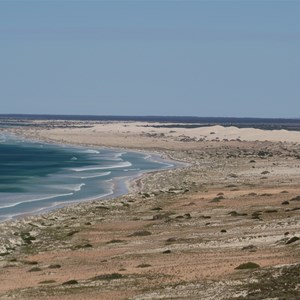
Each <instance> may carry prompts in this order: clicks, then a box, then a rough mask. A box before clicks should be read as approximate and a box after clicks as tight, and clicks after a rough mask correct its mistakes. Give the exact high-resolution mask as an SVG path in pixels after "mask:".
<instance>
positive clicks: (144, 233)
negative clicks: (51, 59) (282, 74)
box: [0, 120, 300, 300]
mask: <svg viewBox="0 0 300 300" xmlns="http://www.w3.org/2000/svg"><path fill="white" fill-rule="evenodd" d="M3 130H9V131H10V132H13V133H15V134H18V135H21V136H25V137H27V138H30V139H39V140H43V141H47V142H53V143H69V144H80V145H86V146H87V145H89V146H103V147H118V148H124V149H132V150H139V151H150V152H152V153H157V154H160V155H161V156H162V157H165V158H171V159H174V160H178V161H181V162H185V163H188V165H186V166H184V167H180V168H176V169H171V170H164V171H161V172H154V173H151V174H148V175H146V176H143V177H141V178H139V179H137V180H135V181H134V182H131V184H130V191H129V193H128V194H127V195H125V196H122V197H119V198H116V199H111V200H108V201H104V202H103V201H92V202H85V203H81V204H77V205H72V206H67V207H65V208H63V209H60V210H56V211H53V212H51V213H49V214H45V215H41V216H32V217H27V218H23V219H20V220H17V221H12V222H6V223H2V224H0V229H1V230H0V280H1V285H0V299H22V300H23V299H24V300H26V299H41V298H43V299H51V300H54V299H78V300H79V299H134V300H142V299H144V300H146V299H209V300H210V299H238V300H240V299H294V300H296V299H299V298H300V288H299V279H298V278H299V274H300V264H299V259H300V251H299V247H300V242H299V238H300V232H299V231H300V218H299V209H300V204H299V201H300V187H299V180H300V160H299V159H300V144H299V142H300V132H296V131H286V130H272V131H271V130H260V129H253V128H243V129H239V128H236V127H222V126H207V127H199V128H183V127H178V124H171V123H146V122H100V121H58V120H57V121H40V120H39V121H34V122H32V124H31V126H26V127H22V126H19V127H14V128H11V129H3ZM244 264H246V265H244Z"/></svg>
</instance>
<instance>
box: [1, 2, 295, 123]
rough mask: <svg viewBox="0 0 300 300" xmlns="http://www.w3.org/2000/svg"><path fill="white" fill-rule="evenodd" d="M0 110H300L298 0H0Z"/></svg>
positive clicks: (246, 113)
mask: <svg viewBox="0 0 300 300" xmlns="http://www.w3.org/2000/svg"><path fill="white" fill-rule="evenodd" d="M0 101H1V102H0V103H1V109H0V113H37V114H93V115H173V116H174V115H178V116H181V115H185V116H228V117H283V118H288V117H300V1H287V0H285V1H283V0H282V1H263V0H262V1H245V0H239V1H226V0H223V1H184V0H182V1H171V0H169V1H158V0H152V1H125V0H123V1H87V0H85V1H50V0H49V1H46V0H44V1H26V0H23V1H13V0H10V1H0Z"/></svg>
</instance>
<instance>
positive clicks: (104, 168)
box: [70, 161, 132, 172]
mask: <svg viewBox="0 0 300 300" xmlns="http://www.w3.org/2000/svg"><path fill="white" fill-rule="evenodd" d="M130 166H132V164H131V163H130V162H129V161H124V162H122V163H119V164H117V165H112V166H94V167H83V168H71V169H70V170H72V171H75V172H84V171H95V170H107V169H117V168H125V167H130Z"/></svg>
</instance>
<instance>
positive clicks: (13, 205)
mask: <svg viewBox="0 0 300 300" xmlns="http://www.w3.org/2000/svg"><path fill="white" fill-rule="evenodd" d="M71 195H74V193H68V194H58V195H51V196H46V197H42V198H37V199H31V200H25V201H19V202H15V203H12V204H7V205H3V206H0V209H3V208H9V207H16V206H17V205H20V204H23V203H30V202H37V201H43V200H47V199H52V198H57V197H64V196H71Z"/></svg>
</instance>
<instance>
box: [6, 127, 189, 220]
mask: <svg viewBox="0 0 300 300" xmlns="http://www.w3.org/2000/svg"><path fill="white" fill-rule="evenodd" d="M9 134H10V136H13V137H14V138H17V139H18V138H19V139H21V140H23V141H28V142H32V143H41V144H44V145H53V146H58V147H63V148H64V147H75V148H76V147H79V148H80V149H81V148H82V149H86V150H87V149H89V148H92V149H106V150H112V151H116V150H118V151H119V150H123V151H125V152H126V153H127V152H129V153H137V154H141V153H142V154H145V155H147V157H145V158H144V159H145V160H148V161H153V162H156V163H160V164H162V165H165V166H166V167H163V168H161V169H157V170H153V171H150V170H149V171H140V172H138V173H137V174H135V175H131V176H123V177H116V178H114V179H111V180H112V186H113V187H112V190H111V192H108V193H105V194H103V195H98V196H97V195H95V196H93V197H88V198H84V199H78V200H70V201H67V200H66V201H65V202H64V201H63V202H60V203H55V202H54V203H52V205H51V206H50V207H43V208H38V209H37V210H33V211H31V212H24V213H18V214H17V215H14V216H13V217H11V218H8V219H5V220H3V221H1V222H0V224H2V223H4V222H9V221H18V220H22V218H26V217H34V216H41V215H47V214H48V213H50V212H52V211H58V210H60V209H62V208H64V207H65V206H72V205H77V204H80V203H88V202H90V201H99V202H101V201H109V200H112V199H116V198H119V197H122V196H125V195H126V194H131V193H138V192H139V190H138V184H137V183H136V182H137V181H140V180H141V179H143V178H145V177H146V176H147V175H150V174H154V173H156V172H163V171H166V170H168V169H172V168H179V167H184V166H187V164H185V163H183V162H179V161H175V160H173V159H172V158H170V157H169V156H167V155H166V154H165V153H163V152H160V153H158V152H157V151H156V152H153V151H151V152H150V151H145V150H137V149H136V150H133V149H126V148H123V147H122V148H117V147H113V148H112V147H105V146H100V147H99V146H98V147H97V146H95V145H85V144H81V143H74V144H71V143H68V144H66V143H59V142H55V141H50V142H49V141H47V140H46V139H41V138H28V137H27V136H26V135H25V136H23V135H18V134H15V133H14V132H9ZM163 156H166V157H167V158H163ZM127 177H128V178H127ZM29 202H31V201H29Z"/></svg>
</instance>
